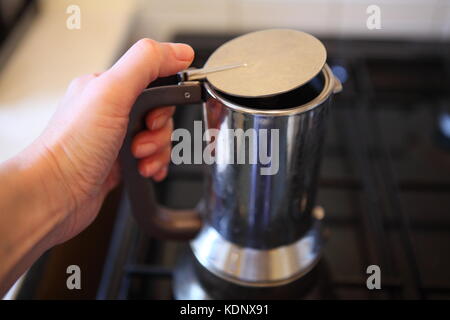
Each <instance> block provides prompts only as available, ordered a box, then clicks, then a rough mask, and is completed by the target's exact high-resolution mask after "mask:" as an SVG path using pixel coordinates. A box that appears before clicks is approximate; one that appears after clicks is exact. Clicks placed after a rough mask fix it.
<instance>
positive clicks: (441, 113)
mask: <svg viewBox="0 0 450 320" xmlns="http://www.w3.org/2000/svg"><path fill="white" fill-rule="evenodd" d="M234 36H235V35H212V34H209V35H204V34H179V35H177V36H176V37H175V39H174V41H176V42H186V43H189V44H191V45H192V46H193V47H194V49H195V51H196V59H195V61H194V63H193V65H194V66H197V67H201V66H202V65H203V64H204V62H205V61H206V58H207V57H208V56H209V55H210V54H211V53H212V52H213V51H214V50H215V48H217V47H218V46H219V45H220V44H221V43H223V42H225V41H227V40H228V39H230V38H233V37H234ZM322 40H323V42H324V44H325V46H326V47H327V50H328V55H329V59H328V63H329V65H330V66H331V68H332V70H333V71H334V73H335V74H336V76H338V77H339V78H340V79H341V81H342V82H343V85H344V91H343V92H342V93H341V94H339V95H337V96H336V98H335V103H334V106H333V108H332V111H331V114H330V118H329V122H328V132H327V138H326V143H325V146H324V154H323V160H322V168H321V174H320V181H319V192H318V199H317V204H318V205H321V206H322V207H323V208H324V209H325V220H324V221H325V227H326V234H327V239H328V240H327V244H326V246H325V251H324V254H323V258H322V260H321V262H320V264H319V266H318V268H317V274H318V276H317V279H318V280H317V287H318V288H316V289H315V294H314V295H309V296H305V298H313V299H316V298H317V299H320V298H326V299H328V298H332V299H366V298H370V299H404V298H413V299H415V298H427V299H433V298H450V275H449V273H448V270H450V255H449V254H448V253H449V252H450V97H449V94H450V90H449V88H450V59H449V57H450V45H449V44H446V43H443V42H432V41H430V42H411V41H392V40H391V41H383V40H376V41H367V40H362V39H360V40H358V39H354V40H349V39H347V40H344V39H322ZM200 119H201V108H199V107H198V106H183V107H180V108H178V110H177V112H176V114H175V127H184V128H188V129H190V130H193V122H194V120H200ZM202 179H203V170H202V166H201V165H180V166H174V165H171V167H170V173H169V176H168V178H167V179H166V180H165V181H164V182H162V183H160V184H158V186H157V190H158V192H159V198H160V201H161V202H162V203H163V204H164V205H167V206H170V207H173V208H189V207H193V206H195V204H196V203H197V202H198V200H199V199H200V197H201V192H202ZM185 246H186V244H183V243H175V242H170V241H161V240H156V239H153V238H149V237H147V236H145V235H143V234H142V233H141V232H140V230H139V228H138V226H136V225H135V223H134V220H133V219H132V218H131V216H130V212H129V208H128V204H127V203H126V201H123V202H122V204H121V208H120V211H119V214H118V218H117V221H116V227H115V229H114V234H113V238H112V242H111V246H110V249H109V254H108V258H107V261H106V263H105V268H104V272H103V278H102V281H101V285H100V289H99V291H98V295H97V297H98V298H101V299H103V298H109V299H115V298H118V299H172V298H173V293H172V289H171V282H172V273H173V267H174V264H175V262H176V259H177V257H178V255H179V253H180V251H181V250H183V249H184V247H185ZM369 265H378V266H380V269H381V287H382V288H381V290H368V288H367V286H366V280H367V277H368V276H369V275H368V274H367V273H366V269H367V267H368V266H369Z"/></svg>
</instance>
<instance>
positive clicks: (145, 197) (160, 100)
mask: <svg viewBox="0 0 450 320" xmlns="http://www.w3.org/2000/svg"><path fill="white" fill-rule="evenodd" d="M201 101H202V86H201V84H200V83H199V82H192V83H189V82H187V83H183V84H179V85H169V86H162V87H154V88H149V89H145V90H144V91H143V92H142V94H141V95H140V96H139V97H138V98H137V100H136V102H135V104H134V106H133V108H132V110H131V113H130V121H129V124H128V131H127V134H126V137H125V141H124V144H123V146H122V149H121V151H120V160H121V165H122V177H123V180H124V183H125V192H127V196H128V199H129V202H130V206H131V210H132V212H133V215H134V217H135V219H136V220H137V222H138V224H139V226H140V227H141V228H142V229H143V230H144V231H145V232H146V233H148V234H149V235H151V236H154V237H160V238H164V239H172V240H187V239H191V238H193V237H194V236H195V234H196V233H197V232H198V231H199V230H200V227H201V219H200V215H199V214H198V213H197V212H196V211H195V210H172V209H168V208H163V207H161V206H159V205H158V203H157V201H156V197H155V192H154V188H153V182H152V180H151V179H147V178H144V177H142V176H141V175H140V173H139V172H138V169H137V159H135V158H134V157H133V155H132V154H131V141H132V139H133V137H134V136H135V135H136V134H137V133H138V132H140V131H142V130H144V129H145V117H146V115H147V113H148V112H149V111H150V110H153V109H156V108H158V107H161V106H169V105H182V104H190V103H199V102H201Z"/></svg>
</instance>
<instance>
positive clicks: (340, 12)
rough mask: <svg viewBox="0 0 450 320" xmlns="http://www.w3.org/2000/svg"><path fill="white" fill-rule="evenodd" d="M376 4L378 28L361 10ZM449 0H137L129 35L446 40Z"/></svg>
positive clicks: (155, 36) (162, 37)
mask: <svg viewBox="0 0 450 320" xmlns="http://www.w3.org/2000/svg"><path fill="white" fill-rule="evenodd" d="M371 4H376V5H378V6H380V8H381V21H382V22H381V23H382V29H381V30H368V29H367V27H366V20H367V17H368V14H367V13H366V9H367V7H368V6H369V5H371ZM449 20H450V1H449V0H209V1H208V0H190V1H186V0H166V1H163V2H160V1H156V0H151V1H149V0H140V9H139V13H138V18H137V19H136V26H137V28H136V33H135V37H142V36H151V37H154V38H156V39H159V40H166V39H169V38H170V37H171V35H172V34H173V33H175V32H178V31H180V30H189V31H206V32H207V31H211V32H212V31H225V32H226V31H238V32H244V31H248V30H255V29H263V28H273V27H291V28H297V29H301V30H305V31H308V32H311V33H315V34H329V35H338V36H342V37H346V36H354V35H363V36H368V37H410V38H411V37H412V38H418V37H433V38H439V39H447V40H449V39H450V34H449V33H450V31H449V28H450V27H449V24H450V22H449Z"/></svg>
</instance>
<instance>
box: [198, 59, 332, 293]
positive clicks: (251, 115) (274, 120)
mask: <svg viewBox="0 0 450 320" xmlns="http://www.w3.org/2000/svg"><path fill="white" fill-rule="evenodd" d="M321 81H322V90H321V91H319V92H318V94H317V96H316V97H315V98H313V99H312V100H311V101H308V102H307V103H305V104H302V105H300V106H297V107H293V108H285V107H284V106H276V105H275V106H273V107H271V108H270V109H267V107H266V106H264V108H257V107H256V108H255V107H252V108H249V107H247V106H243V105H239V104H237V103H236V102H233V101H230V100H227V99H226V98H225V97H223V96H221V95H220V93H218V92H216V91H215V90H214V89H213V88H212V87H211V86H210V85H208V83H205V84H204V85H205V91H206V99H205V102H204V107H203V111H204V122H205V129H206V132H205V134H204V140H206V142H207V146H208V147H207V148H206V149H204V150H205V151H206V150H209V151H210V156H211V157H210V160H211V161H210V165H207V166H205V167H206V170H207V171H208V172H207V173H206V175H205V176H206V183H205V193H204V198H203V201H202V203H201V206H200V210H201V213H202V220H203V227H202V229H201V231H200V232H199V234H198V235H197V237H196V238H195V239H194V240H193V241H192V242H191V247H192V251H193V252H194V255H195V256H196V258H197V260H198V261H199V262H200V263H201V264H202V265H203V266H204V267H205V268H207V269H208V270H210V271H211V272H213V273H215V274H216V275H218V276H220V277H222V278H225V279H227V280H230V281H233V282H237V283H239V284H243V285H256V286H258V285H264V286H267V285H279V284H280V283H283V282H286V281H291V280H292V279H295V278H298V277H299V276H301V275H302V274H304V273H305V272H307V271H308V270H310V269H311V268H312V266H313V265H314V264H315V263H316V262H317V260H318V257H319V253H320V249H321V246H322V245H321V244H322V240H321V234H320V226H319V225H320V219H321V218H322V216H323V211H322V210H321V209H320V208H315V195H316V190H317V180H318V173H319V166H320V158H321V149H322V145H323V139H324V135H325V127H326V126H325V124H326V123H325V119H326V115H327V113H328V109H329V105H330V101H331V96H332V93H333V92H337V91H338V90H340V83H339V82H338V81H337V80H336V79H335V78H334V76H333V74H332V72H331V70H330V69H329V68H328V66H325V67H324V69H323V70H322V74H321ZM204 156H205V155H204Z"/></svg>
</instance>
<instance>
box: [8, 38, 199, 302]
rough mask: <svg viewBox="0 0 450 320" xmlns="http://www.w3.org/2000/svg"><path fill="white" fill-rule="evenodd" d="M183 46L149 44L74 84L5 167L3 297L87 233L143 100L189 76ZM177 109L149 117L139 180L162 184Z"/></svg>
mask: <svg viewBox="0 0 450 320" xmlns="http://www.w3.org/2000/svg"><path fill="white" fill-rule="evenodd" d="M193 58H194V52H193V50H192V48H191V47H189V46H188V45H185V44H170V43H158V42H156V41H153V40H150V39H143V40H140V41H138V42H137V43H136V44H135V45H133V46H132V47H131V48H130V49H129V50H128V51H127V52H126V53H125V54H124V55H123V56H122V57H121V58H120V59H119V60H118V61H117V62H116V63H115V64H114V65H113V66H112V67H111V68H110V69H109V70H106V71H105V72H102V73H98V74H90V75H85V76H82V77H79V78H77V79H75V80H74V81H72V83H71V84H70V85H69V87H68V89H67V92H66V94H65V96H64V98H63V99H62V101H61V103H60V106H59V107H58V110H57V111H56V113H55V115H54V116H53V117H52V119H51V120H50V122H49V124H48V126H47V128H46V129H45V130H44V132H43V133H42V135H41V136H40V137H38V138H37V139H36V141H35V142H33V143H32V144H31V145H30V146H29V147H27V148H26V149H25V150H24V151H22V152H21V153H20V154H18V155H16V156H15V157H13V158H11V159H10V160H8V161H6V162H4V163H2V164H1V165H0V181H1V182H2V183H1V185H0V297H1V296H3V294H4V293H6V291H7V290H8V288H9V287H10V286H11V285H12V284H13V283H14V282H15V281H16V280H17V279H18V277H20V275H21V274H23V273H24V272H25V271H26V270H27V269H28V268H29V267H30V266H31V265H32V264H33V262H34V261H35V260H36V259H37V258H38V257H39V256H41V255H42V253H44V252H45V251H46V250H48V249H50V248H52V247H53V246H55V245H57V244H59V243H62V242H64V241H67V240H69V239H71V238H73V237H74V236H76V235H77V234H78V233H80V232H81V231H82V230H84V229H85V228H86V227H87V226H88V225H89V224H90V223H91V222H92V221H93V220H94V219H95V218H96V216H97V214H98V211H99V209H100V207H101V204H102V203H103V200H104V198H105V196H106V195H107V194H108V192H109V191H111V190H112V189H113V188H114V187H115V186H116V185H117V184H118V183H119V181H120V169H119V164H118V161H117V155H118V153H119V150H120V148H121V146H122V142H123V139H124V136H125V133H126V129H127V125H128V115H129V112H130V110H131V107H132V105H133V103H134V101H135V100H136V98H137V96H138V95H139V94H140V93H141V92H142V90H143V89H144V88H145V87H146V86H147V85H148V84H149V83H150V82H152V81H153V80H155V79H156V78H157V77H161V76H168V75H171V74H174V73H176V72H178V71H180V70H183V69H186V68H187V67H188V66H189V65H190V64H191V62H192V60H193ZM174 111H175V110H174V107H165V108H159V109H156V110H154V111H152V112H150V113H149V114H148V115H147V118H146V123H147V130H145V131H142V132H140V133H139V134H138V135H137V136H136V137H135V138H134V140H133V143H132V148H131V149H132V153H133V155H134V156H135V157H136V158H138V159H139V161H138V169H139V171H140V173H141V174H142V175H143V176H145V177H148V178H152V179H154V180H155V181H160V180H162V179H164V178H165V177H166V175H167V167H168V163H169V159H170V135H171V132H172V128H173V123H172V115H173V113H174Z"/></svg>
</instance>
